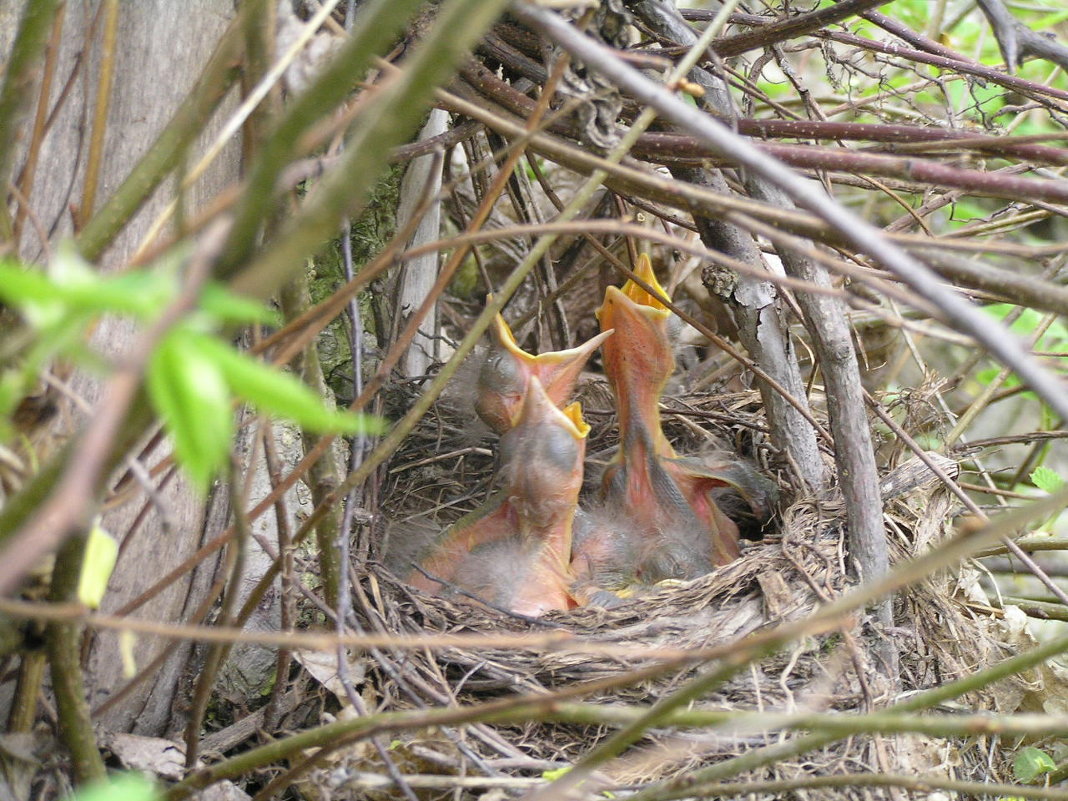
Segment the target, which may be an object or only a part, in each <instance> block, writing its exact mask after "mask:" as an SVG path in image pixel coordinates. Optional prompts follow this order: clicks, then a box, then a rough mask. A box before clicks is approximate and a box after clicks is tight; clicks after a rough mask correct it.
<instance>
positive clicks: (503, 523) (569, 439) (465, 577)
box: [408, 376, 589, 617]
mask: <svg viewBox="0 0 1068 801" xmlns="http://www.w3.org/2000/svg"><path fill="white" fill-rule="evenodd" d="M588 433H589V426H588V425H586V423H585V422H584V421H583V420H582V411H581V408H580V407H579V404H577V403H573V404H571V405H570V406H567V407H566V408H564V409H559V408H557V406H556V403H554V401H553V398H552V397H550V395H549V393H548V392H547V391H546V389H545V388H544V387H543V386H542V383H541V380H540V379H539V378H538V377H537V376H531V377H530V378H529V380H528V383H527V387H526V392H525V393H524V395H523V397H522V401H521V405H520V406H519V409H518V415H517V416H516V417H515V418H514V419H513V421H512V427H511V428H510V429H509V430H508V431H506V432H505V433H504V435H503V436H502V437H501V448H500V451H501V465H502V476H503V479H504V488H503V489H502V490H501V492H499V493H498V494H497V495H495V496H494V497H493V498H492V499H490V501H489V502H488V503H487V504H486V505H485V506H484V507H483V508H482V509H480V510H476V511H475V512H472V513H471V514H469V515H467V516H466V517H464V518H462V519H461V520H459V521H458V522H457V523H456V524H455V525H453V526H452V527H451V528H450V529H448V530H447V531H446V532H445V533H444V534H443V535H442V537H441V539H440V540H439V542H438V543H437V544H436V545H435V547H434V549H433V551H432V552H431V553H430V555H429V556H428V557H427V558H425V559H424V560H423V562H422V565H421V567H422V570H415V571H413V572H412V573H411V575H410V576H409V577H408V583H409V584H411V585H412V586H414V587H417V588H419V589H421V590H424V591H426V592H430V593H433V594H439V593H441V592H442V591H444V590H445V589H446V587H447V586H448V585H452V586H454V587H459V588H461V589H463V590H466V591H467V592H469V593H471V594H472V595H474V596H475V597H477V598H478V599H480V600H482V601H485V602H486V603H488V604H490V605H493V606H496V607H498V608H503V609H507V610H509V611H511V612H514V613H516V614H521V615H527V616H535V617H536V616H538V615H542V614H545V613H546V612H549V611H552V610H566V609H571V608H573V607H574V606H576V602H575V600H574V599H573V597H572V595H571V591H570V587H571V584H572V583H573V581H574V577H573V576H572V574H571V569H570V557H571V540H572V526H573V523H574V517H575V512H576V509H577V508H578V495H579V490H580V489H581V487H582V474H583V466H582V462H583V458H584V456H585V453H586V435H587V434H588ZM435 579H441V580H442V581H436V580H435ZM443 582H447V584H446V583H443Z"/></svg>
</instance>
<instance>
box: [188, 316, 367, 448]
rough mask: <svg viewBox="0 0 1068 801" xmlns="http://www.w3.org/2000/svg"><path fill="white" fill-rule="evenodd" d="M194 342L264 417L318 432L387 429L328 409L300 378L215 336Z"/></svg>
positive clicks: (198, 336) (364, 418)
mask: <svg viewBox="0 0 1068 801" xmlns="http://www.w3.org/2000/svg"><path fill="white" fill-rule="evenodd" d="M195 341H196V343H197V348H198V350H200V352H201V353H202V354H203V355H204V356H205V357H208V358H210V359H211V360H212V361H213V363H214V364H215V365H216V366H217V367H218V369H219V370H220V371H221V372H222V374H223V375H224V376H225V377H226V381H227V383H229V385H230V388H231V389H232V390H233V391H234V393H235V394H236V395H238V396H239V397H241V398H243V399H244V400H246V401H248V402H249V403H251V404H252V405H253V406H255V407H256V409H258V410H259V411H261V412H264V413H265V414H270V415H273V416H275V417H280V418H283V419H285V420H292V421H293V422H295V423H297V424H299V425H301V426H302V427H304V428H306V429H307V430H309V431H314V432H317V433H325V432H328V431H337V432H342V433H353V434H355V433H359V432H363V433H375V432H379V431H382V430H383V429H384V423H383V421H382V420H380V419H378V418H376V417H371V416H368V415H362V414H353V413H351V412H339V411H337V410H336V409H328V408H327V407H326V406H325V405H324V404H323V401H322V398H320V397H319V396H318V395H317V394H316V393H315V392H313V391H312V390H311V389H309V388H308V387H307V386H306V385H305V384H303V383H302V382H301V381H299V380H298V379H296V378H294V377H293V376H291V375H289V374H288V373H283V372H282V371H281V370H275V369H274V368H271V367H268V366H267V365H265V364H263V363H262V362H259V361H257V360H256V359H253V358H252V357H251V356H247V355H246V354H244V353H240V352H238V351H236V350H234V349H233V348H231V347H229V346H227V345H224V344H223V343H222V342H219V341H218V340H216V339H213V338H212V337H208V336H204V335H197V336H196V338H195Z"/></svg>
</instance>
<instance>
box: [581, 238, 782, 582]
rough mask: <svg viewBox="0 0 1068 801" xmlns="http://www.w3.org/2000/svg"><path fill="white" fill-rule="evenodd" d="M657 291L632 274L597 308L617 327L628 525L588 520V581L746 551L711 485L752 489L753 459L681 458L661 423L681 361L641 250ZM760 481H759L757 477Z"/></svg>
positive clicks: (614, 472)
mask: <svg viewBox="0 0 1068 801" xmlns="http://www.w3.org/2000/svg"><path fill="white" fill-rule="evenodd" d="M635 272H636V274H637V275H638V277H639V278H640V279H641V280H642V281H643V282H644V283H645V284H647V285H648V286H649V287H650V288H651V289H652V290H653V292H652V293H650V292H649V291H648V290H646V289H645V288H643V287H642V286H639V285H638V284H637V283H635V282H634V281H630V280H628V281H627V282H626V283H625V284H624V285H623V287H622V288H617V287H614V286H612V287H608V289H607V291H606V293H605V298H604V304H603V305H602V306H601V308H600V309H598V310H597V319H598V320H599V321H600V323H601V328H602V329H605V330H608V329H614V330H615V334H614V336H613V337H612V338H611V339H609V340H608V341H607V342H606V343H605V346H604V363H605V372H606V373H607V374H608V381H609V383H610V385H611V387H612V391H613V394H614V395H615V398H616V410H617V413H618V419H619V436H620V443H619V452H618V454H617V455H616V457H615V458H614V459H613V461H612V463H611V464H610V465H609V466H608V469H607V470H606V472H605V476H604V485H603V492H604V497H605V505H606V507H607V508H610V509H613V510H615V512H614V514H617V515H619V514H620V513H622V515H623V516H624V517H625V518H626V520H627V526H626V528H627V530H626V531H625V532H622V531H621V532H619V534H618V535H617V534H616V533H614V530H613V527H612V526H606V525H598V526H592V527H590V528H589V529H588V530H587V531H586V532H584V534H583V536H582V537H581V538H580V540H579V541H577V542H576V545H575V554H574V560H573V566H574V569H575V571H576V573H577V574H578V576H579V581H580V585H581V584H585V585H587V586H591V585H592V586H600V587H601V588H603V589H614V588H613V587H611V586H609V585H610V584H612V583H615V584H617V585H618V584H619V583H620V582H621V581H625V580H628V579H629V580H631V581H633V580H637V581H639V582H641V583H654V582H657V581H661V580H664V579H669V578H676V579H678V578H682V579H691V578H696V577H697V576H700V575H704V574H705V573H708V572H710V571H711V570H712V569H713V567H715V566H719V565H725V564H727V563H728V562H731V561H732V560H734V559H736V558H738V556H739V555H740V550H739V546H738V527H737V526H736V525H735V524H734V523H733V522H732V521H731V520H730V519H729V518H727V516H726V515H724V514H723V512H722V511H721V510H720V508H719V507H718V505H717V504H716V502H715V500H714V499H713V491H715V490H718V489H720V488H723V487H727V486H732V487H735V488H736V489H738V490H739V491H740V492H741V494H742V495H743V497H746V498H747V500H749V502H750V503H751V504H753V505H757V504H759V503H761V502H762V500H763V499H758V498H750V497H749V495H750V494H751V490H752V489H753V481H752V478H751V477H752V474H753V471H752V469H751V468H748V467H746V466H745V465H743V464H741V463H740V462H736V461H735V460H731V461H723V462H722V463H707V462H704V461H700V460H696V459H686V458H679V457H678V456H677V454H676V453H675V450H674V448H672V446H671V444H670V443H669V442H668V441H667V438H666V437H665V436H664V433H663V431H662V430H661V427H660V411H659V400H660V396H661V393H662V392H663V389H664V385H665V384H666V383H667V380H668V378H669V377H670V376H671V374H672V372H673V371H674V369H675V358H674V355H673V353H672V345H671V340H670V338H669V335H668V324H669V320H670V316H671V312H670V310H669V309H668V308H667V306H666V305H665V304H664V303H663V300H662V298H666V297H667V295H666V293H665V292H664V290H663V288H662V287H661V286H660V284H659V283H658V282H657V279H656V276H655V275H654V274H653V269H652V265H651V264H650V262H649V258H648V257H647V256H645V255H642V256H641V257H640V259H639V261H638V265H637V267H636V269H635ZM758 483H759V482H758Z"/></svg>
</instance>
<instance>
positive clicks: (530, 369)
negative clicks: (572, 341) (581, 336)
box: [475, 314, 612, 434]
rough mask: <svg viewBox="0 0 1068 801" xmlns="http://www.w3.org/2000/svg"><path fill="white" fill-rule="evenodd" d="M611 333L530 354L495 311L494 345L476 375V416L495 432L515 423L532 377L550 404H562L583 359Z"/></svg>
mask: <svg viewBox="0 0 1068 801" xmlns="http://www.w3.org/2000/svg"><path fill="white" fill-rule="evenodd" d="M611 335H612V331H611V330H605V331H603V332H602V333H600V334H598V335H597V336H595V337H593V338H592V339H590V340H589V341H587V342H584V343H583V344H581V345H579V346H578V347H575V348H570V349H568V350H558V351H550V352H548V353H542V354H540V355H538V356H534V355H532V354H530V353H527V352H526V351H525V350H523V349H522V348H521V347H519V343H517V342H516V339H515V335H514V334H513V333H512V329H511V328H509V326H508V323H506V322H505V320H504V317H502V316H501V315H499V314H498V315H497V317H496V319H495V320H494V327H493V338H494V344H493V346H492V348H491V350H490V353H489V355H488V356H487V358H486V361H485V363H484V364H483V365H482V370H481V372H480V373H479V376H478V382H477V400H476V402H475V410H476V411H477V412H478V416H479V417H481V418H482V420H483V421H484V422H485V423H486V424H487V425H488V426H489V427H490V428H492V429H493V430H494V431H496V432H497V433H498V434H503V433H504V432H506V431H508V430H509V429H510V428H512V426H513V425H514V424H515V421H516V419H517V416H518V415H519V410H520V406H521V404H522V402H523V398H524V396H525V395H526V393H527V385H528V382H529V381H530V379H531V378H532V377H536V378H537V379H538V380H539V381H540V382H541V386H542V389H543V390H544V392H545V394H546V395H548V397H549V399H550V400H551V402H552V403H553V404H554V405H556V406H560V405H561V404H563V403H565V402H566V401H567V399H568V397H570V395H571V393H572V391H573V390H574V388H575V382H576V381H577V380H578V377H579V374H580V373H581V372H582V368H583V367H584V366H585V364H586V361H587V360H588V359H589V358H590V356H591V355H592V354H593V352H594V351H595V350H596V349H597V347H598V346H599V345H600V344H601V343H602V342H604V341H605V340H606V339H608V337H610V336H611Z"/></svg>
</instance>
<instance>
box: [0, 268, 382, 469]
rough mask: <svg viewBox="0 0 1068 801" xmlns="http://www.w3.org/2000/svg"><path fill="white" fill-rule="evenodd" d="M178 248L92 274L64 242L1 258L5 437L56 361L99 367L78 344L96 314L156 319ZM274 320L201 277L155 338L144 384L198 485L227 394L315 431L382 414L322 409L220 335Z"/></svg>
mask: <svg viewBox="0 0 1068 801" xmlns="http://www.w3.org/2000/svg"><path fill="white" fill-rule="evenodd" d="M182 264H183V259H182V256H181V254H176V255H172V256H171V257H170V258H168V259H167V260H165V261H164V262H162V263H160V264H157V265H155V266H154V267H152V268H149V269H144V270H134V271H128V272H124V273H120V274H116V275H110V276H106V275H100V274H99V273H98V272H96V271H95V270H93V269H92V268H91V267H90V266H89V265H88V264H86V263H85V262H84V261H82V260H81V258H80V257H79V256H78V255H77V254H76V253H75V252H74V251H73V249H71V248H62V249H60V250H59V251H58V253H57V255H56V257H55V258H54V259H53V260H52V262H51V263H50V264H49V266H48V269H47V271H46V272H39V271H35V270H32V269H29V268H27V267H25V266H23V265H21V264H19V263H17V262H13V261H0V301H3V302H4V303H6V304H8V305H9V306H11V307H12V308H14V309H16V310H17V311H18V312H19V314H20V315H21V317H22V320H23V321H24V322H25V324H26V330H25V332H24V336H22V337H21V341H20V345H21V347H19V348H18V352H17V353H6V354H5V357H7V358H8V359H10V360H11V364H10V365H9V366H6V367H5V368H4V370H3V372H2V373H0V426H3V429H0V434H2V435H3V438H4V439H5V440H6V439H9V438H10V436H11V434H12V430H11V426H10V422H9V421H10V419H11V415H12V413H13V412H14V411H15V409H16V408H17V405H18V403H19V401H20V400H21V399H22V398H23V397H24V396H25V395H26V394H27V393H28V392H30V391H31V390H32V389H33V386H34V384H35V382H36V381H37V380H38V376H39V375H40V373H41V371H42V370H43V369H44V368H45V367H46V366H47V365H48V363H49V362H50V361H52V360H54V359H63V360H67V361H69V362H71V363H74V364H76V365H78V366H81V367H86V368H97V369H100V368H102V367H103V363H102V360H101V359H100V358H99V357H97V356H95V355H94V354H93V352H92V351H91V350H90V349H89V348H88V346H87V344H86V342H87V339H88V336H89V334H90V332H91V331H92V327H93V325H94V324H95V323H96V322H97V321H98V320H99V319H100V318H101V317H102V316H104V315H114V316H121V317H128V318H132V319H133V320H134V321H135V322H136V323H138V324H140V325H142V326H147V325H149V324H151V323H152V322H154V321H156V320H158V319H159V318H160V316H161V315H162V314H163V313H164V311H165V310H166V309H167V308H169V307H170V306H171V305H172V304H173V303H174V302H175V300H176V298H177V297H178V294H179V292H180V291H181V288H182V269H181V268H182ZM273 322H276V319H275V314H274V313H273V312H271V311H270V310H269V309H267V308H266V307H265V306H263V305H262V304H261V303H258V302H255V301H250V300H248V299H247V298H243V297H241V296H239V295H235V294H233V293H232V292H230V291H228V290H227V289H226V288H225V287H224V286H222V285H221V284H218V283H211V282H209V283H208V284H206V285H205V286H204V287H203V288H202V289H201V291H200V293H199V296H198V299H197V303H196V306H195V308H194V310H193V311H191V312H190V313H188V314H186V315H184V316H183V317H181V319H179V320H178V321H177V322H176V323H175V324H174V325H173V326H171V327H170V328H169V329H168V330H167V331H166V332H165V333H164V334H163V336H162V338H161V339H160V340H159V342H158V343H157V344H156V346H155V348H154V350H153V352H152V355H151V358H150V359H149V361H148V364H147V367H146V370H145V385H146V388H147V391H148V396H149V399H150V401H151V403H152V407H153V409H154V411H155V412H156V414H157V415H158V416H159V418H160V419H161V421H162V422H163V425H164V427H165V428H166V431H167V433H168V434H169V435H170V436H171V438H172V439H173V442H174V450H175V455H176V457H177V459H178V462H179V463H180V464H181V466H182V468H183V469H184V470H185V471H186V473H187V475H188V476H189V478H190V480H191V481H192V482H193V484H194V485H196V486H197V487H199V488H200V489H202V490H203V489H206V488H207V486H208V484H209V483H210V481H211V480H212V478H213V477H214V476H215V475H217V474H218V473H219V472H220V470H221V469H222V468H223V467H224V466H225V464H226V460H227V454H228V453H229V450H230V443H231V440H232V438H233V435H234V425H235V423H234V410H233V405H234V401H235V400H240V401H245V402H247V403H249V404H251V405H252V406H253V407H254V408H256V409H257V410H258V411H260V412H262V413H264V414H268V415H271V416H273V417H278V418H281V419H284V420H290V421H293V422H294V423H296V424H298V425H300V426H302V427H303V428H305V429H307V430H310V431H314V432H317V433H325V432H338V433H357V432H364V433H373V432H376V431H380V430H381V428H382V425H381V421H379V420H377V419H375V418H371V417H368V416H365V415H359V414H353V413H349V412H342V411H338V410H336V409H332V408H328V407H327V406H326V405H324V403H323V401H322V399H321V398H320V397H319V396H318V395H317V394H316V393H315V392H313V391H312V390H311V389H310V388H308V387H307V386H306V385H304V384H303V383H302V382H301V381H299V380H298V379H297V378H295V377H294V376H292V375H289V374H287V373H284V372H282V371H281V370H278V369H275V368H273V367H270V366H268V365H266V364H264V363H262V362H260V361H259V360H257V359H255V358H253V357H252V356H249V355H248V354H246V353H244V352H242V351H240V350H238V349H236V348H235V347H233V346H232V345H231V344H230V343H228V342H226V341H224V340H223V338H222V337H221V336H220V333H221V332H222V331H223V330H224V328H225V327H226V326H228V325H235V324H246V323H266V324H270V323H273Z"/></svg>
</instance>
